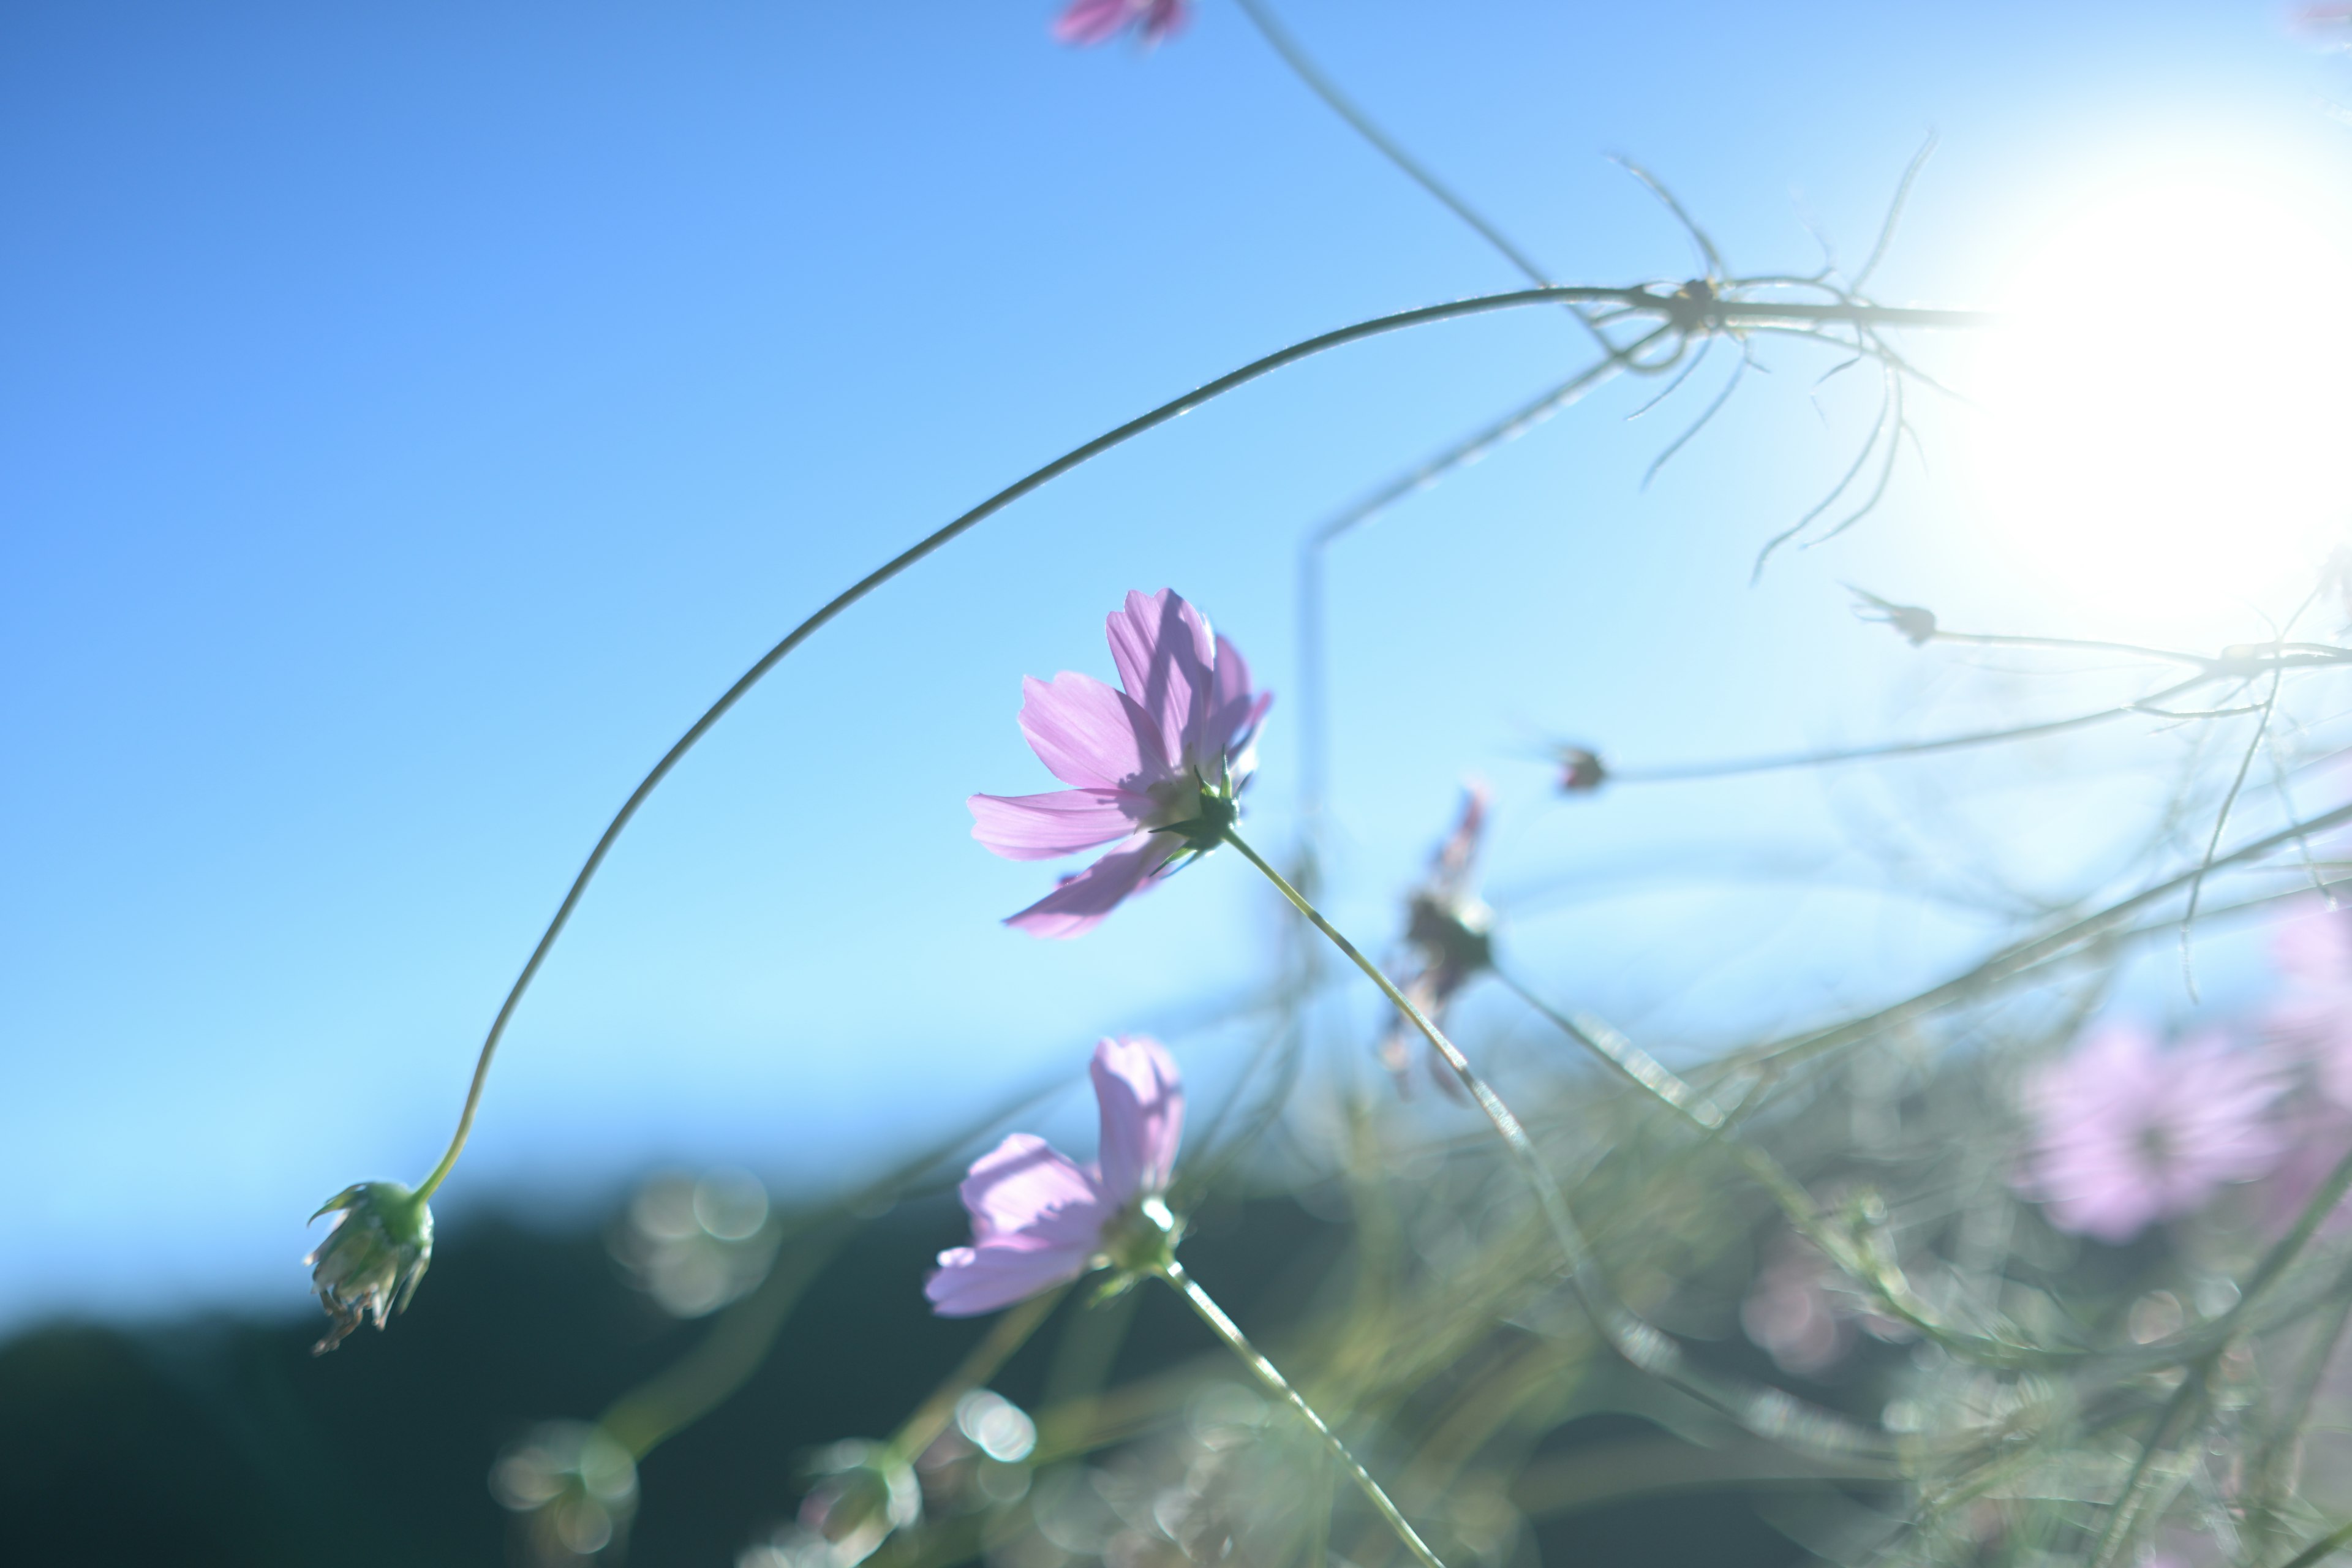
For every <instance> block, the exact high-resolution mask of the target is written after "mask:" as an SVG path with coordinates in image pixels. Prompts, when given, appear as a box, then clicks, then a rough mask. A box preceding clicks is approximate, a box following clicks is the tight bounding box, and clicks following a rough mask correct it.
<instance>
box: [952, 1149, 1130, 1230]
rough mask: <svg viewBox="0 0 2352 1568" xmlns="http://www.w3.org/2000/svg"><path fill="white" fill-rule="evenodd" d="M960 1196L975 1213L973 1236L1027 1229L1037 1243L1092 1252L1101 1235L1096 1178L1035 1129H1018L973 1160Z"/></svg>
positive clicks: (1100, 1213)
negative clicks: (1083, 1248)
mask: <svg viewBox="0 0 2352 1568" xmlns="http://www.w3.org/2000/svg"><path fill="white" fill-rule="evenodd" d="M957 1195H958V1196H960V1197H961V1198H962V1199H963V1206H964V1208H965V1210H966V1211H967V1212H969V1213H970V1214H971V1235H972V1239H973V1240H974V1241H981V1242H984V1241H990V1240H993V1239H995V1238H997V1237H1004V1236H1010V1235H1013V1234H1014V1233H1016V1232H1026V1233H1029V1234H1030V1235H1031V1236H1032V1237H1034V1238H1035V1239H1034V1241H1033V1243H1032V1245H1045V1244H1048V1243H1052V1244H1066V1245H1083V1246H1085V1247H1087V1250H1088V1251H1092V1250H1093V1248H1094V1247H1095V1245H1096V1244H1097V1241H1098V1240H1099V1239H1100V1237H1101V1235H1102V1212H1101V1211H1102V1205H1101V1204H1100V1202H1099V1201H1098V1199H1097V1192H1096V1187H1095V1183H1094V1179H1093V1178H1092V1177H1090V1176H1088V1175H1087V1173H1086V1172H1084V1171H1082V1170H1080V1169H1079V1168H1078V1167H1077V1165H1076V1164H1075V1163H1072V1161H1071V1160H1070V1157H1069V1156H1068V1155H1066V1154H1065V1153H1063V1152H1061V1151H1060V1150H1058V1149H1056V1148H1055V1147H1054V1146H1053V1145H1052V1144H1050V1143H1048V1142H1045V1140H1044V1139H1043V1138H1040V1137H1038V1136H1036V1135H1035V1134H1034V1133H1031V1132H1015V1133H1013V1135H1012V1136H1011V1137H1009V1138H1007V1139H1006V1140H1005V1141H1004V1142H1002V1143H999V1144H998V1145H997V1146H996V1147H995V1148H993V1149H992V1150H990V1151H989V1152H987V1153H985V1154H982V1156H981V1157H980V1158H979V1159H977V1160H974V1161H973V1162H972V1163H971V1172H970V1173H968V1174H967V1175H966V1176H965V1177H964V1179H963V1185H962V1186H961V1187H960V1188H958V1189H957Z"/></svg>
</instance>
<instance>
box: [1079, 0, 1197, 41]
mask: <svg viewBox="0 0 2352 1568" xmlns="http://www.w3.org/2000/svg"><path fill="white" fill-rule="evenodd" d="M1191 20H1192V3H1191V0H1070V4H1069V5H1068V6H1067V7H1066V8H1065V9H1064V11H1063V12H1062V14H1061V16H1058V17H1056V18H1055V22H1054V37H1055V38H1057V39H1059V40H1060V41H1061V42H1063V43H1066V44H1077V45H1087V44H1099V43H1104V42H1107V41H1108V40H1109V39H1111V38H1113V37H1118V34H1120V33H1121V32H1123V31H1125V30H1126V29H1128V28H1129V27H1132V28H1134V29H1135V36H1136V37H1138V38H1140V39H1141V40H1142V41H1143V42H1144V43H1146V44H1156V43H1158V42H1160V40H1161V39H1162V38H1170V37H1175V36H1176V35H1177V34H1178V33H1180V32H1181V31H1183V28H1184V24H1185V23H1187V22H1189V21H1191Z"/></svg>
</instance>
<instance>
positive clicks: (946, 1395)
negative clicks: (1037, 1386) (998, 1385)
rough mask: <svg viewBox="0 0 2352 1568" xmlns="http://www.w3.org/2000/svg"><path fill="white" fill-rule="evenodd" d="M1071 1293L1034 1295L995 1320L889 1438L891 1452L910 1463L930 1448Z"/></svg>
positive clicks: (1055, 1291)
mask: <svg viewBox="0 0 2352 1568" xmlns="http://www.w3.org/2000/svg"><path fill="white" fill-rule="evenodd" d="M1069 1290H1070V1288H1069V1287H1068V1286H1066V1285H1064V1286H1062V1287H1060V1288H1059V1289H1053V1290H1048V1291H1046V1292H1045V1294H1044V1295H1042V1296H1032V1297H1030V1298H1029V1300H1026V1301H1024V1302H1022V1303H1021V1304H1020V1305H1019V1306H1017V1307H1015V1308H1013V1310H1011V1311H1009V1312H1007V1313H1005V1314H1004V1315H1003V1317H1001V1318H999V1319H997V1320H996V1321H995V1323H994V1324H992V1326H991V1327H990V1329H989V1331H988V1334H987V1337H986V1338H984V1339H982V1341H981V1342H980V1343H978V1344H976V1345H974V1346H972V1347H971V1354H969V1355H967V1356H965V1357H964V1358H963V1362H962V1364H961V1365H960V1366H958V1367H957V1368H956V1369H955V1371H953V1372H951V1373H949V1374H948V1375H947V1376H946V1378H944V1379H943V1380H941V1382H940V1385H939V1387H937V1388H935V1389H933V1390H932V1391H931V1396H930V1397H929V1399H926V1400H924V1401H923V1403H922V1404H920V1405H917V1406H916V1407H915V1413H914V1414H913V1415H909V1416H908V1417H907V1419H906V1421H905V1422H904V1423H903V1424H901V1425H900V1426H899V1427H898V1431H896V1432H894V1433H892V1434H891V1435H890V1451H891V1452H892V1453H894V1454H896V1455H898V1457H899V1458H902V1459H904V1460H906V1461H907V1462H908V1464H912V1463H914V1461H915V1458H916V1456H918V1455H919V1454H920V1453H921V1452H922V1451H923V1450H924V1449H926V1448H928V1447H930V1446H931V1439H932V1438H934V1437H937V1436H939V1435H940V1433H941V1432H942V1431H945V1430H946V1429H947V1424H948V1422H949V1421H950V1420H951V1419H953V1418H954V1415H955V1407H956V1402H957V1401H958V1400H960V1399H961V1398H962V1397H963V1396H964V1395H965V1394H970V1393H971V1391H972V1390H973V1389H975V1388H978V1387H979V1386H980V1385H981V1384H984V1383H986V1382H987V1381H988V1380H989V1379H990V1378H992V1377H994V1376H995V1375H996V1373H997V1369H998V1368H1000V1367H1002V1366H1003V1364H1004V1363H1006V1362H1008V1361H1010V1360H1012V1359H1013V1352H1015V1351H1017V1350H1019V1349H1020V1348H1021V1347H1022V1346H1023V1345H1024V1344H1027V1343H1028V1342H1029V1336H1030V1335H1032V1334H1034V1333H1035V1332H1036V1331H1037V1329H1038V1326H1039V1325H1040V1324H1042V1323H1043V1322H1045V1319H1046V1317H1047V1316H1048V1315H1049V1314H1051V1313H1052V1311H1053V1310H1054V1309H1055V1307H1057V1306H1059V1305H1061V1301H1062V1298H1063V1297H1064V1296H1066V1295H1068V1294H1069Z"/></svg>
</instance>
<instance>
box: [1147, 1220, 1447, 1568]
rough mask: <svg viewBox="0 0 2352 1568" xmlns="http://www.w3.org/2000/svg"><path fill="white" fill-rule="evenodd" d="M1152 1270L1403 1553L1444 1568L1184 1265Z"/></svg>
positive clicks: (1428, 1567) (1426, 1566)
mask: <svg viewBox="0 0 2352 1568" xmlns="http://www.w3.org/2000/svg"><path fill="white" fill-rule="evenodd" d="M1150 1271H1151V1272H1152V1273H1154V1274H1156V1275H1158V1276H1159V1277H1160V1279H1164V1280H1166V1281H1167V1282H1168V1286H1169V1289H1172V1290H1174V1291H1175V1292H1176V1293H1177V1294H1178V1295H1179V1296H1181V1297H1183V1298H1184V1304H1185V1305H1186V1306H1188V1307H1190V1308H1192V1310H1193V1312H1194V1314H1195V1315H1197V1316H1198V1317H1199V1318H1200V1320H1201V1321H1202V1322H1204V1323H1206V1324H1208V1325H1209V1328H1210V1331H1212V1332H1213V1333H1214V1334H1215V1335H1216V1336H1217V1338H1219V1339H1221V1340H1223V1341H1224V1342H1225V1346H1226V1348H1227V1349H1229V1350H1231V1351H1232V1352H1234V1354H1235V1355H1237V1356H1239V1357H1240V1358H1241V1361H1242V1364H1243V1365H1244V1366H1246V1367H1248V1368H1249V1370H1250V1373H1251V1375H1252V1376H1254V1377H1255V1378H1256V1379H1257V1380H1258V1382H1259V1383H1260V1384H1264V1385H1265V1390H1266V1392H1267V1393H1269V1394H1273V1395H1274V1396H1275V1397H1276V1399H1278V1400H1280V1401H1281V1402H1282V1403H1283V1404H1285V1405H1289V1406H1290V1408H1291V1409H1293V1410H1295V1411H1297V1413H1298V1417H1299V1419H1300V1420H1302V1421H1304V1422H1306V1423H1307V1426H1310V1427H1312V1428H1314V1431H1315V1435H1316V1436H1318V1437H1320V1438H1321V1439H1322V1440H1323V1446H1324V1447H1326V1448H1327V1449H1328V1450H1329V1451H1330V1454H1331V1458H1333V1459H1334V1460H1336V1461H1337V1462H1338V1464H1339V1468H1341V1469H1343V1470H1345V1471H1347V1472H1348V1477H1349V1479H1350V1480H1353V1481H1354V1482H1355V1483H1356V1489H1357V1490H1358V1491H1360V1492H1362V1493H1363V1494H1364V1499H1365V1500H1366V1501H1368V1502H1370V1504H1371V1505H1372V1508H1373V1510H1374V1511H1376V1512H1377V1513H1379V1515H1380V1516H1381V1519H1382V1520H1384V1521H1387V1524H1388V1527H1389V1528H1390V1529H1391V1530H1392V1531H1395V1532H1396V1538H1397V1539H1398V1540H1399V1541H1402V1542H1404V1546H1405V1550H1406V1551H1408V1552H1412V1554H1413V1556H1414V1558H1416V1559H1417V1560H1418V1561H1419V1562H1420V1563H1421V1564H1422V1568H1445V1563H1444V1561H1443V1560H1442V1559H1441V1558H1439V1556H1438V1555H1437V1553H1436V1552H1433V1551H1431V1550H1430V1549H1429V1542H1425V1541H1423V1539H1422V1538H1421V1532H1420V1531H1417V1530H1415V1529H1413V1527H1412V1521H1409V1520H1407V1519H1406V1518H1405V1516H1404V1515H1403V1514H1402V1513H1401V1512H1399V1511H1398V1510H1397V1505H1396V1504H1395V1503H1393V1502H1391V1501H1390V1500H1389V1494H1388V1493H1387V1492H1385V1491H1383V1490H1381V1483H1380V1482H1378V1481H1376V1480H1374V1479H1372V1477H1371V1472H1370V1471H1369V1470H1367V1469H1365V1468H1364V1467H1363V1466H1362V1465H1360V1464H1359V1463H1357V1462H1356V1456H1355V1455H1353V1454H1351V1453H1349V1451H1348V1446H1347V1445H1346V1444H1345V1443H1342V1442H1341V1441H1339V1434H1338V1433H1336V1432H1334V1431H1332V1430H1331V1428H1330V1426H1328V1424H1326V1423H1325V1421H1324V1419H1323V1417H1322V1416H1320V1415H1317V1414H1316V1413H1315V1407H1314V1406H1313V1405H1309V1404H1307V1396H1306V1395H1305V1394H1301V1393H1299V1392H1298V1390H1297V1389H1296V1388H1294V1387H1292V1386H1291V1384H1290V1380H1289V1379H1288V1378H1286V1377H1284V1376H1283V1375H1282V1372H1281V1369H1279V1368H1278V1367H1276V1365H1275V1364H1274V1363H1272V1362H1270V1361H1268V1360H1266V1359H1265V1356H1264V1355H1262V1354H1260V1353H1259V1352H1258V1349H1257V1347H1256V1346H1255V1345H1253V1344H1251V1343H1250V1342H1249V1336H1248V1335H1246V1334H1244V1333H1243V1332H1242V1331H1241V1326H1240V1325H1239V1324H1237V1323H1235V1322H1234V1321H1233V1320H1232V1319H1231V1318H1229V1317H1227V1316H1225V1310H1224V1309H1223V1308H1222V1307H1220V1306H1218V1305H1217V1303H1216V1300H1215V1298H1213V1297H1212V1296H1211V1295H1210V1294H1209V1293H1208V1292H1207V1291H1206V1290H1203V1289H1201V1284H1200V1281H1199V1280H1197V1279H1193V1278H1192V1275H1191V1274H1189V1273H1187V1272H1186V1271H1185V1268H1184V1266H1183V1265H1182V1264H1181V1263H1179V1262H1177V1261H1176V1259H1175V1258H1174V1257H1173V1256H1168V1257H1163V1258H1160V1259H1159V1260H1158V1261H1157V1262H1155V1263H1154V1264H1153V1265H1152V1266H1151V1269H1150Z"/></svg>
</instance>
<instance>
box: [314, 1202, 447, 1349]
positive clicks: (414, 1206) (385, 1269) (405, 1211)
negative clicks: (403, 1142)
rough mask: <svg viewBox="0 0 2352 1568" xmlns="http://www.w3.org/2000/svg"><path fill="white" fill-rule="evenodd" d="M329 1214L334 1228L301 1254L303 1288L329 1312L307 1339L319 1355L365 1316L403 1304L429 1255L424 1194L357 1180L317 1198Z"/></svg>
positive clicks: (429, 1217) (379, 1316)
mask: <svg viewBox="0 0 2352 1568" xmlns="http://www.w3.org/2000/svg"><path fill="white" fill-rule="evenodd" d="M322 1214H332V1215H335V1228H334V1229H332V1230H331V1231H329V1232H328V1233H327V1238H326V1239H325V1240H324V1241H321V1242H320V1243H319V1247H318V1250H316V1251H314V1252H313V1253H311V1254H310V1257H308V1258H304V1259H303V1260H302V1261H303V1262H305V1263H308V1264H310V1266H311V1270H310V1288H311V1289H314V1290H316V1291H317V1292H318V1293H319V1305H320V1306H321V1307H324V1308H325V1309H326V1310H327V1315H328V1316H329V1317H331V1318H332V1319H333V1320H334V1322H333V1323H332V1324H331V1325H330V1326H329V1328H328V1330H327V1335H326V1338H324V1339H322V1340H320V1342H318V1343H317V1344H315V1345H312V1346H311V1347H310V1353H311V1354H312V1355H325V1354H326V1353H327V1352H329V1351H331V1350H333V1349H334V1348H335V1347H336V1346H337V1345H339V1344H341V1343H342V1342H343V1338H344V1336H345V1335H347V1334H349V1333H350V1332H351V1331H352V1330H353V1329H356V1328H358V1327H359V1326H360V1323H361V1321H362V1320H363V1319H368V1318H373V1319H374V1320H375V1326H376V1327H377V1328H379V1329H381V1328H383V1323H384V1319H385V1318H387V1317H389V1316H390V1315H391V1314H392V1313H394V1312H401V1311H405V1310H407V1309H408V1299H409V1298H410V1297H411V1296H414V1295H415V1294H416V1282H417V1281H418V1280H420V1279H424V1278H425V1265H427V1264H429V1263H431V1262H432V1261H433V1211H432V1210H431V1209H429V1208H427V1207H425V1200H424V1198H422V1197H420V1196H419V1195H417V1194H415V1193H412V1192H410V1191H409V1190H408V1189H407V1188H406V1187H404V1186H402V1185H401V1184H399V1183H398V1182H362V1183H361V1184H359V1185H357V1186H352V1187H345V1188H344V1189H343V1190H342V1191H341V1192H340V1193H337V1194H335V1195H334V1196H333V1197H331V1198H329V1199H328V1200H327V1201H326V1202H325V1203H323V1204H321V1205H319V1214H314V1215H311V1216H310V1217H311V1218H312V1219H314V1220H315V1219H317V1218H318V1217H319V1215H322Z"/></svg>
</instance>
